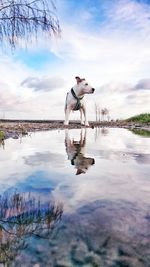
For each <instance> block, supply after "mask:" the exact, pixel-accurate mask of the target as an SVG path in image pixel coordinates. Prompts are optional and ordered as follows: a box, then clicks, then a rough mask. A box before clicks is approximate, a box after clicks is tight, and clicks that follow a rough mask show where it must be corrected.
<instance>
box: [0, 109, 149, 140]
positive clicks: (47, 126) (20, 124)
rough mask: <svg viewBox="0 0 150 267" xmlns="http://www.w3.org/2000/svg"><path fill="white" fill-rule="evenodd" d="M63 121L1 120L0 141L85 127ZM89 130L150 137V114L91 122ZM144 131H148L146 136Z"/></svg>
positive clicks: (78, 123) (77, 123)
mask: <svg viewBox="0 0 150 267" xmlns="http://www.w3.org/2000/svg"><path fill="white" fill-rule="evenodd" d="M63 122H64V121H63V120H7V119H1V120H0V141H3V140H4V139H7V138H9V137H12V138H14V139H17V138H19V136H20V135H21V136H23V135H27V134H28V133H31V132H35V131H46V130H56V129H58V130H61V129H80V128H82V127H84V126H83V125H81V124H80V122H79V121H70V124H69V125H68V126H65V125H64V124H63ZM89 124H90V126H89V127H88V128H95V127H103V128H104V127H106V128H125V129H129V130H133V132H134V133H135V134H140V133H141V135H143V136H150V113H145V114H140V115H137V116H134V117H131V118H128V119H126V120H116V121H113V120H111V121H97V122H96V121H90V122H89ZM143 131H146V134H144V132H143Z"/></svg>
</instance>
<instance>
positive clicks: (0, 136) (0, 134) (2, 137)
mask: <svg viewBox="0 0 150 267" xmlns="http://www.w3.org/2000/svg"><path fill="white" fill-rule="evenodd" d="M4 137H5V135H4V132H3V131H0V141H2V140H4Z"/></svg>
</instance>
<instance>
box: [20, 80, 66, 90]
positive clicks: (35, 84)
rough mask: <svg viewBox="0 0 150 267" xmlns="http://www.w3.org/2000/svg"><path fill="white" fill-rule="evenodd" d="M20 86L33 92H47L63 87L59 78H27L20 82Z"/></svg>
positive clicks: (62, 81) (62, 82)
mask: <svg viewBox="0 0 150 267" xmlns="http://www.w3.org/2000/svg"><path fill="white" fill-rule="evenodd" d="M21 86H26V87H28V88H32V89H33V90H34V91H45V92H48V91H52V90H55V89H58V88H61V87H63V86H64V80H63V79H62V78H60V77H52V78H46V77H42V78H37V77H28V78H26V79H25V80H23V81H22V82H21Z"/></svg>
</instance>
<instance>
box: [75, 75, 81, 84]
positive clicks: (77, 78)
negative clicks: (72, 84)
mask: <svg viewBox="0 0 150 267" xmlns="http://www.w3.org/2000/svg"><path fill="white" fill-rule="evenodd" d="M75 79H76V81H77V84H78V83H80V82H81V79H80V77H79V76H76V77H75Z"/></svg>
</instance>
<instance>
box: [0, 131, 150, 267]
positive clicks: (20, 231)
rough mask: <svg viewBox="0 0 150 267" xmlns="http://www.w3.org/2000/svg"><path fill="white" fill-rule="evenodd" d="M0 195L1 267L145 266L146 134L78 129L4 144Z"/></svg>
mask: <svg viewBox="0 0 150 267" xmlns="http://www.w3.org/2000/svg"><path fill="white" fill-rule="evenodd" d="M0 195H1V197H0V263H1V264H0V266H13V267H14V266H15V267H17V266H21V267H22V266H23V267H24V266H26V267H28V266H29V267H30V266H33V267H45V266H52V267H74V266H75V267H80V266H83V267H92V266H93V267H149V266H150V137H149V134H147V133H146V134H143V132H142V135H139V132H131V131H129V130H125V129H104V128H97V129H86V130H85V129H84V128H83V129H81V130H80V129H76V130H54V131H46V132H37V133H32V134H30V135H28V136H26V137H20V138H19V139H7V140H6V141H5V143H3V144H2V143H1V145H0Z"/></svg>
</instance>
